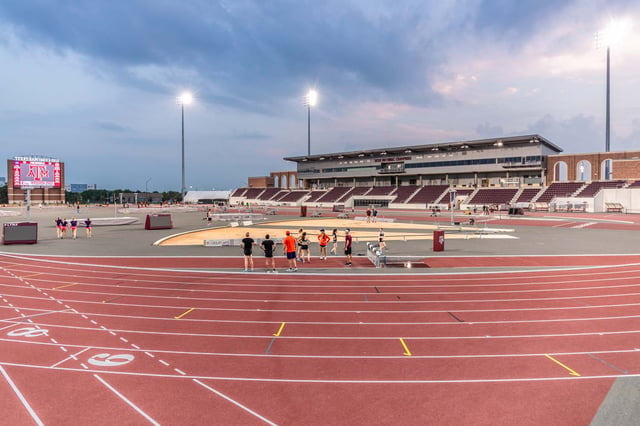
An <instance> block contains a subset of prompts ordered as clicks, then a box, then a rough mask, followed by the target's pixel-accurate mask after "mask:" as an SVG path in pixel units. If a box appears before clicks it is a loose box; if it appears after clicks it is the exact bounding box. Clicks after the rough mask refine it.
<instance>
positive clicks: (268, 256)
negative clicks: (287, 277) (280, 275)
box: [260, 234, 277, 272]
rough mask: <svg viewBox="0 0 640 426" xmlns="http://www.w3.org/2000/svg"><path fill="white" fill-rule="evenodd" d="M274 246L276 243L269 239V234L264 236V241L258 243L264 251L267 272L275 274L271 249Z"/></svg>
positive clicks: (274, 262) (274, 261)
mask: <svg viewBox="0 0 640 426" xmlns="http://www.w3.org/2000/svg"><path fill="white" fill-rule="evenodd" d="M275 246H276V242H275V241H273V240H272V239H271V238H269V234H267V235H265V236H264V240H262V242H261V243H260V248H261V249H262V250H264V257H265V261H266V266H265V267H266V268H267V272H272V271H273V272H277V271H276V259H275V257H273V249H274V248H275Z"/></svg>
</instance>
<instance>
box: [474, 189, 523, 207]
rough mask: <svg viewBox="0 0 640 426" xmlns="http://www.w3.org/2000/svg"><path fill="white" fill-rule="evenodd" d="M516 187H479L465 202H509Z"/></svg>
mask: <svg viewBox="0 0 640 426" xmlns="http://www.w3.org/2000/svg"><path fill="white" fill-rule="evenodd" d="M517 192H518V189H517V188H480V189H479V190H478V192H476V194H475V195H474V196H473V197H472V198H471V200H469V201H468V202H467V204H478V205H480V204H482V205H485V204H509V203H511V200H513V197H515V196H516V193H517Z"/></svg>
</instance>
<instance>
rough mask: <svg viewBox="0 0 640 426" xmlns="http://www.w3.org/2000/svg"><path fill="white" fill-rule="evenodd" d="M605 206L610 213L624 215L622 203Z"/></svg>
mask: <svg viewBox="0 0 640 426" xmlns="http://www.w3.org/2000/svg"><path fill="white" fill-rule="evenodd" d="M604 206H605V209H606V210H607V212H608V213H610V212H618V213H622V210H623V208H624V207H623V206H622V204H620V203H604Z"/></svg>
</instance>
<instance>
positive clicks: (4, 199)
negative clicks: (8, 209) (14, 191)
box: [0, 185, 9, 204]
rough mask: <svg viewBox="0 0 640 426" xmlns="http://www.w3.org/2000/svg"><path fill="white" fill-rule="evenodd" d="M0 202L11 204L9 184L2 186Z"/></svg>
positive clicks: (0, 187) (0, 188)
mask: <svg viewBox="0 0 640 426" xmlns="http://www.w3.org/2000/svg"><path fill="white" fill-rule="evenodd" d="M0 204H9V192H8V188H7V185H4V186H0Z"/></svg>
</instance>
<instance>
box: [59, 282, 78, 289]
mask: <svg viewBox="0 0 640 426" xmlns="http://www.w3.org/2000/svg"><path fill="white" fill-rule="evenodd" d="M72 285H78V283H72V284H67V285H61V286H60V287H54V288H53V290H59V289H61V288H65V287H71V286H72Z"/></svg>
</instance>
